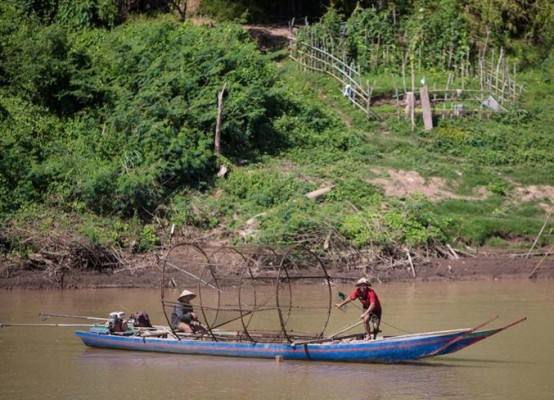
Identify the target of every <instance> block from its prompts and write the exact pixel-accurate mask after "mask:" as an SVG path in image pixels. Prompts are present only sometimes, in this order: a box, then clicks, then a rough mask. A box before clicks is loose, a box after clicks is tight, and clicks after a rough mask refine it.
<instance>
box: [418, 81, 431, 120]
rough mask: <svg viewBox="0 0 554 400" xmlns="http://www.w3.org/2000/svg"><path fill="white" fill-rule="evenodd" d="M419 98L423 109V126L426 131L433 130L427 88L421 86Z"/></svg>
mask: <svg viewBox="0 0 554 400" xmlns="http://www.w3.org/2000/svg"><path fill="white" fill-rule="evenodd" d="M419 97H420V99H421V108H422V109H423V126H424V128H425V130H426V131H430V130H432V129H433V115H432V113H431V101H430V100H429V88H428V87H427V85H423V87H421V88H420V89H419Z"/></svg>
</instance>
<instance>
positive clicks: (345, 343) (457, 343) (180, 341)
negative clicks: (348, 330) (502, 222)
mask: <svg viewBox="0 0 554 400" xmlns="http://www.w3.org/2000/svg"><path fill="white" fill-rule="evenodd" d="M524 320H525V318H522V319H520V320H517V321H515V322H512V323H511V324H509V325H506V326H503V327H501V328H496V329H490V330H480V331H478V330H476V329H458V330H450V331H440V332H427V333H420V334H410V335H402V336H394V337H384V338H377V339H376V340H359V339H357V338H356V337H354V338H352V337H344V338H331V339H313V340H304V341H296V342H292V343H274V342H266V341H264V340H260V341H251V340H246V341H243V340H241V338H240V337H239V335H238V334H236V335H233V334H232V333H230V332H227V333H226V334H225V335H221V336H219V340H214V338H213V337H212V336H201V335H200V336H196V337H191V336H188V337H186V336H183V337H179V336H173V335H171V334H168V335H167V336H166V337H156V336H143V335H142V334H141V333H139V332H137V333H136V334H133V335H131V336H124V335H114V334H110V333H109V332H107V331H106V330H103V329H101V328H91V331H90V332H84V331H77V332H76V335H77V336H78V337H79V338H80V339H81V340H82V341H83V343H84V344H85V345H87V346H90V347H99V348H107V349H120V350H133V351H149V352H163V353H178V354H191V355H192V354H196V355H209V356H229V357H256V358H276V359H281V358H282V359H284V360H313V361H343V362H368V363H371V362H374V363H398V362H406V361H413V360H419V359H423V358H428V357H433V356H439V355H444V354H450V353H453V352H456V351H459V350H462V349H464V348H466V347H468V346H471V345H473V344H475V343H477V342H479V341H481V340H484V339H486V338H488V337H490V336H492V335H495V334H497V333H499V332H501V331H503V330H505V329H507V328H509V327H510V326H513V325H515V324H518V323H520V322H522V321H524ZM163 336H165V335H163Z"/></svg>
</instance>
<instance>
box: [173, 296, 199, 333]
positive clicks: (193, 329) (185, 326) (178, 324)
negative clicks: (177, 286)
mask: <svg viewBox="0 0 554 400" xmlns="http://www.w3.org/2000/svg"><path fill="white" fill-rule="evenodd" d="M195 297H196V294H194V293H193V292H191V291H190V290H183V291H182V292H181V295H180V296H179V297H178V298H177V301H178V302H179V303H180V304H177V305H175V307H173V312H172V313H171V327H172V328H173V329H174V330H175V331H178V332H185V333H197V332H200V333H204V332H206V331H207V328H206V327H205V326H204V325H202V324H201V323H200V321H199V320H198V316H197V315H196V314H195V313H194V310H193V308H192V304H190V301H191V300H192V299H194V298H195Z"/></svg>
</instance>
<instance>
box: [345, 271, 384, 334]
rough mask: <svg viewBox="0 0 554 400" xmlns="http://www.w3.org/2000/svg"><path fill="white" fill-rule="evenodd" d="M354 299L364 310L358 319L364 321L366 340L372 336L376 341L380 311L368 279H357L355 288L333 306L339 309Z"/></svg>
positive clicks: (375, 294)
mask: <svg viewBox="0 0 554 400" xmlns="http://www.w3.org/2000/svg"><path fill="white" fill-rule="evenodd" d="M356 299H359V300H360V302H361V303H362V306H363V309H364V312H363V313H362V315H360V319H361V320H363V321H364V327H365V331H366V333H367V334H366V339H367V340H369V339H372V334H373V339H376V338H377V333H378V332H379V325H380V324H381V314H382V309H381V303H380V302H379V297H377V293H375V291H374V290H373V289H372V288H371V282H370V281H369V280H368V279H366V278H360V279H358V281H357V282H356V288H355V289H354V290H353V291H352V292H351V293H350V295H349V296H348V297H347V298H346V299H344V301H343V302H341V303H338V304H335V307H337V308H341V307H342V306H344V305H345V304H347V303H350V302H351V301H353V300H356ZM370 323H371V326H370ZM372 328H373V329H372Z"/></svg>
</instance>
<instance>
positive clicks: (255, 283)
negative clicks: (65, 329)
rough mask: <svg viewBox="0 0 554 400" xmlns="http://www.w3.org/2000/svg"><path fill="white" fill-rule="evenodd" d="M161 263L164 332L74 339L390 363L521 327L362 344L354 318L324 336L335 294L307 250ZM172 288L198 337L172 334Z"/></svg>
mask: <svg viewBox="0 0 554 400" xmlns="http://www.w3.org/2000/svg"><path fill="white" fill-rule="evenodd" d="M162 261H163V265H162V266H161V271H162V279H161V300H162V307H163V311H164V314H165V316H166V320H167V322H168V325H169V326H168V327H161V328H158V329H142V328H132V329H130V330H129V331H128V332H115V333H114V332H111V331H110V329H108V328H107V327H106V326H95V327H92V328H91V330H90V331H89V332H84V331H78V332H76V334H77V336H78V337H79V338H80V339H81V340H82V341H83V343H84V344H85V345H87V346H90V347H100V348H108V349H121V350H133V351H150V352H165V353H178V354H187V355H189V354H198V355H210V356H229V357H258V358H278V359H281V358H282V359H285V360H325V361H351V362H383V363H393V362H403V361H412V360H419V359H422V358H428V357H433V356H439V355H443V354H449V353H453V352H455V351H459V350H461V349H463V348H465V347H468V346H470V345H473V344H475V343H477V342H479V341H481V340H483V339H486V338H488V337H490V336H492V335H495V334H496V333H499V332H501V331H503V330H505V329H507V328H509V327H511V326H513V325H515V324H518V323H520V322H522V321H523V320H525V318H522V319H520V320H517V321H515V322H512V323H511V324H508V325H506V326H503V327H501V328H496V329H490V330H480V329H481V328H482V327H483V326H485V325H487V324H489V323H490V322H492V321H493V320H495V319H496V317H495V318H493V319H491V320H489V321H487V322H485V323H483V324H480V325H478V326H476V327H474V328H465V329H456V330H448V331H440V332H426V333H419V334H408V335H400V336H393V337H378V338H377V339H375V340H363V336H364V335H363V333H356V334H345V332H346V331H348V330H350V329H352V328H354V327H356V326H359V325H360V324H361V322H360V320H359V315H360V312H358V311H356V312H355V314H354V315H353V318H356V321H358V322H356V323H354V324H352V325H350V326H348V327H347V328H346V329H341V330H339V331H338V332H336V333H333V334H329V333H327V332H326V330H327V327H328V323H329V320H330V318H331V316H332V311H333V310H334V307H333V303H334V301H333V300H335V298H334V297H335V296H334V293H333V291H336V290H338V289H337V287H336V286H337V285H336V284H334V283H333V280H334V279H335V278H333V279H332V278H331V277H330V276H329V274H328V273H327V269H326V267H325V265H326V263H325V262H323V261H322V260H321V259H320V258H319V257H318V256H317V255H316V254H314V253H313V252H311V251H309V250H306V249H302V248H300V249H299V248H293V249H288V250H287V251H286V252H285V253H281V252H277V251H275V250H273V249H268V248H263V249H257V250H255V251H249V252H248V253H247V252H246V251H239V250H237V249H235V248H226V249H224V248H220V249H217V250H216V251H214V252H212V253H211V254H207V253H206V252H205V251H204V250H203V249H201V248H199V247H197V246H195V245H191V244H179V245H176V246H174V247H173V248H171V249H170V250H169V252H168V254H167V255H166V257H164V258H163V260H162ZM307 271H309V272H307ZM222 281H225V283H226V284H225V285H224V286H221V285H220V282H222ZM299 282H300V283H302V284H301V285H299V284H298V283H299ZM307 282H311V283H312V285H309V287H310V288H311V290H317V291H322V292H321V293H318V294H317V295H311V293H310V295H307V293H306V291H307V289H306V287H307V286H308V285H305V283H307ZM170 286H173V287H174V288H175V287H177V288H193V289H194V290H195V292H196V293H197V295H198V297H197V300H196V301H198V302H199V304H198V305H195V306H194V309H195V312H196V313H197V314H200V315H201V319H202V321H203V323H204V324H205V326H206V327H207V329H206V331H205V332H204V333H202V334H182V333H179V332H176V331H175V330H174V329H173V328H171V323H170V318H169V314H170V310H171V309H172V308H173V307H174V306H175V305H177V304H179V303H176V302H175V301H174V300H173V301H170V300H166V299H167V298H168V297H169V295H170V291H171V290H173V291H174V290H175V289H171V288H170ZM338 294H339V295H341V294H342V293H340V292H339V293H338ZM171 298H172V299H174V298H175V295H174V294H172V295H171ZM335 301H336V300H335ZM334 312H338V311H334ZM307 320H309V323H306V321H307ZM316 320H317V321H320V322H321V325H319V323H316V322H317V321H316ZM383 322H384V321H383ZM303 323H304V325H302V324H303ZM222 326H224V327H225V330H221V327H222ZM268 326H269V328H268ZM306 327H309V329H310V330H311V332H310V333H306V332H305V331H304V329H306ZM317 327H319V328H317ZM315 329H318V330H317V331H315V332H314V331H313V330H315Z"/></svg>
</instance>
